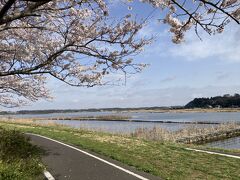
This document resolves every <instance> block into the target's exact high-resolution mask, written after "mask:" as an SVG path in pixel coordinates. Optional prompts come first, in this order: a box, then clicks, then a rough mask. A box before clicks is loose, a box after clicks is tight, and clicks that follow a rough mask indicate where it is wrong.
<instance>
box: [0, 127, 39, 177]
mask: <svg viewBox="0 0 240 180" xmlns="http://www.w3.org/2000/svg"><path fill="white" fill-rule="evenodd" d="M0 138H1V141H0V179H1V180H20V179H21V180H37V179H43V174H42V172H43V166H41V161H40V153H41V151H40V149H39V148H37V147H36V146H33V145H31V144H30V143H29V141H28V140H27V139H26V138H25V136H23V134H22V133H20V132H18V131H12V130H9V131H8V130H5V129H2V128H0Z"/></svg>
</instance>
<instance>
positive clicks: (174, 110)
mask: <svg viewBox="0 0 240 180" xmlns="http://www.w3.org/2000/svg"><path fill="white" fill-rule="evenodd" d="M80 112H112V113H205V112H240V108H191V109H190V108H189V109H186V108H180V107H179V108H167V107H163V108H162V107H159V108H157V107H149V108H104V109H65V110H64V109H59V110H58V109H51V110H23V111H16V112H12V111H0V115H23V114H53V113H80Z"/></svg>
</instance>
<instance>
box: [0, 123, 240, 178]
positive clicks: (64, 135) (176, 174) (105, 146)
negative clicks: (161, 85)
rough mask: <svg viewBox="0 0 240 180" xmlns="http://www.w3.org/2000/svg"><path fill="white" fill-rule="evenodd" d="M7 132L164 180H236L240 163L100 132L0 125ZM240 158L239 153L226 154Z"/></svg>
mask: <svg viewBox="0 0 240 180" xmlns="http://www.w3.org/2000/svg"><path fill="white" fill-rule="evenodd" d="M0 126H2V127H4V128H6V129H18V130H21V131H23V132H31V133H37V134H41V135H44V136H47V137H50V138H53V139H57V140H60V141H62V142H65V143H68V144H72V145H75V146H77V147H80V148H82V149H87V150H90V151H93V152H96V153H98V154H101V155H104V156H107V157H110V158H112V159H115V160H118V161H121V162H123V163H125V164H128V165H131V166H134V167H136V168H137V169H138V170H142V171H145V172H149V173H151V174H153V175H156V176H160V177H161V178H164V179H184V180H185V179H186V180H187V179H191V180H192V179H236V180H237V179H239V178H240V168H239V167H240V160H239V159H234V158H228V157H222V156H218V155H209V154H205V153H199V152H193V151H188V150H185V147H187V146H186V145H180V144H176V143H170V142H164V141H160V142H159V141H150V140H144V139H137V138H134V137H127V136H120V135H112V134H107V133H102V132H92V131H86V130H77V129H71V128H67V127H63V126H56V125H55V126H53V125H49V126H41V125H36V124H31V123H29V124H27V123H25V124H16V123H6V122H1V123H0ZM225 151H226V152H229V153H235V154H240V151H237V150H236V151H227V150H225Z"/></svg>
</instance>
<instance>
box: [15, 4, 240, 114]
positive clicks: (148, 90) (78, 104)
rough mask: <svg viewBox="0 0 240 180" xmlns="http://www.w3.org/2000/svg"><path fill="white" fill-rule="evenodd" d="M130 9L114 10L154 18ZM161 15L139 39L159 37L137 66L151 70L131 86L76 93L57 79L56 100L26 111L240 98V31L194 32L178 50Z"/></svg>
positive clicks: (140, 8) (146, 9)
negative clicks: (159, 20)
mask: <svg viewBox="0 0 240 180" xmlns="http://www.w3.org/2000/svg"><path fill="white" fill-rule="evenodd" d="M127 6H128V5H122V4H119V3H116V2H115V3H113V4H112V5H111V9H110V10H111V13H112V14H113V15H114V16H119V15H122V14H123V13H137V17H138V18H141V17H146V16H148V15H149V14H151V13H152V10H153V9H152V8H151V7H150V6H146V5H142V4H134V6H133V7H134V8H133V10H132V11H131V12H129V10H128V7H127ZM160 13H161V12H160V11H159V10H157V11H154V12H153V14H151V15H152V18H151V19H149V20H148V21H149V22H148V24H147V26H146V27H144V28H143V29H142V30H141V32H140V34H139V36H142V37H144V36H145V37H147V36H151V35H152V34H153V35H155V36H156V40H155V41H154V42H153V43H152V44H151V45H150V46H148V47H146V48H145V50H144V51H143V52H142V53H141V54H140V55H138V56H136V57H135V58H134V59H135V62H143V63H147V64H150V66H148V67H147V68H146V69H145V70H144V71H143V72H142V73H139V74H135V75H131V76H129V77H128V79H127V82H126V85H121V86H104V87H93V88H74V87H69V86H67V85H65V84H63V83H61V82H59V81H56V80H53V79H52V80H50V81H49V84H48V87H49V89H51V92H52V95H53V97H54V99H53V100H51V101H45V100H40V101H39V102H36V103H32V104H30V105H29V106H25V107H21V108H20V109H68V108H72V109H81V108H105V107H141V106H172V105H185V104H186V103H187V102H188V101H190V100H192V99H193V98H195V97H203V96H206V97H210V96H216V95H223V94H227V93H229V94H234V93H240V81H239V77H240V71H239V69H240V36H239V34H240V28H239V26H237V25H232V26H229V27H228V28H227V29H226V31H225V32H224V33H222V34H219V35H215V36H209V35H207V34H206V33H204V32H200V35H201V37H202V39H203V40H202V41H200V40H199V38H198V37H197V36H196V35H195V33H194V32H189V33H188V34H187V36H186V40H185V42H184V43H182V44H180V45H176V44H173V43H172V42H171V34H170V33H169V32H168V27H167V26H166V25H163V24H159V23H158V22H157V20H156V19H157V18H159V17H160V15H161V14H160ZM113 76H120V75H119V74H115V75H113ZM123 84H124V83H123Z"/></svg>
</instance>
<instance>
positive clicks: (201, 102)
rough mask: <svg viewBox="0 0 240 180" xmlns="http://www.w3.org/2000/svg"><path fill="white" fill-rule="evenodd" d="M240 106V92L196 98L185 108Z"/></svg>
mask: <svg viewBox="0 0 240 180" xmlns="http://www.w3.org/2000/svg"><path fill="white" fill-rule="evenodd" d="M236 107H240V95H239V94H237V93H236V94H234V95H230V94H225V95H223V96H215V97H210V98H195V99H194V100H192V101H190V102H189V103H188V104H186V105H185V108H236Z"/></svg>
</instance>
